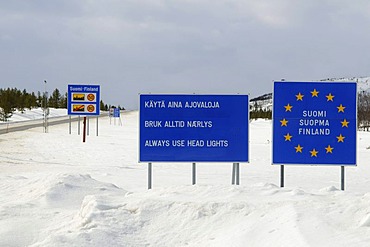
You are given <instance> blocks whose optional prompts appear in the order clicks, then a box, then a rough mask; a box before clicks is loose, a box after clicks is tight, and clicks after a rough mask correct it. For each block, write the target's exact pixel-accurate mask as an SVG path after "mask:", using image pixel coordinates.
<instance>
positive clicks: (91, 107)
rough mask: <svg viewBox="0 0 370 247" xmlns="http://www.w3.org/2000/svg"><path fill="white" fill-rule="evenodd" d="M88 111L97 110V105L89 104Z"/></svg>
mask: <svg viewBox="0 0 370 247" xmlns="http://www.w3.org/2000/svg"><path fill="white" fill-rule="evenodd" d="M87 111H88V112H94V111H95V106H94V105H88V106H87Z"/></svg>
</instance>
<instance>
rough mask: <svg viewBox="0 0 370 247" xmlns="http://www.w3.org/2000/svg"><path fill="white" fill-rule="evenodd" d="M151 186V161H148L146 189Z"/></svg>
mask: <svg viewBox="0 0 370 247" xmlns="http://www.w3.org/2000/svg"><path fill="white" fill-rule="evenodd" d="M151 188H152V163H148V190H150V189H151Z"/></svg>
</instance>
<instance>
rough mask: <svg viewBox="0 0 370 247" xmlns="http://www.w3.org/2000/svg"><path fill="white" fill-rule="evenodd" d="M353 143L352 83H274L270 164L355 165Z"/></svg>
mask: <svg viewBox="0 0 370 247" xmlns="http://www.w3.org/2000/svg"><path fill="white" fill-rule="evenodd" d="M356 145H357V84H356V83H354V82H340V83H339V82H285V81H278V82H275V83H274V102H273V162H272V163H273V164H282V165H283V164H309V165H356Z"/></svg>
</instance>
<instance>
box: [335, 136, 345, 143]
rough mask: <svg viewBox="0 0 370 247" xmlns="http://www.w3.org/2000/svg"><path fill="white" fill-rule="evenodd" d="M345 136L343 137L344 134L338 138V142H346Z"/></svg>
mask: <svg viewBox="0 0 370 247" xmlns="http://www.w3.org/2000/svg"><path fill="white" fill-rule="evenodd" d="M344 138H345V137H344V136H342V134H340V135H339V136H337V139H338V142H344Z"/></svg>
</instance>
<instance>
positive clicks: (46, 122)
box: [43, 80, 49, 133]
mask: <svg viewBox="0 0 370 247" xmlns="http://www.w3.org/2000/svg"><path fill="white" fill-rule="evenodd" d="M46 83H47V81H46V80H44V85H45V87H44V109H43V110H44V133H48V115H49V109H48V102H47V101H48V92H47V91H46Z"/></svg>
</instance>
